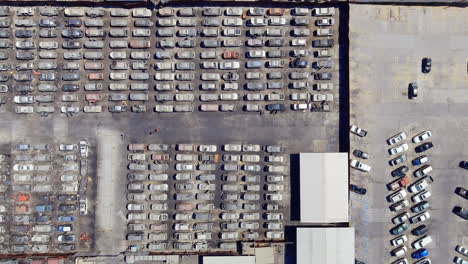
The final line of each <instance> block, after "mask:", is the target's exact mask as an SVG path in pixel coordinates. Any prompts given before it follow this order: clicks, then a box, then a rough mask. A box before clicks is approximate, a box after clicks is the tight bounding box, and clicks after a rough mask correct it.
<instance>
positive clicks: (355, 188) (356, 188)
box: [349, 184, 367, 195]
mask: <svg viewBox="0 0 468 264" xmlns="http://www.w3.org/2000/svg"><path fill="white" fill-rule="evenodd" d="M349 189H350V190H351V191H353V192H355V193H357V194H361V195H365V194H366V193H367V189H366V188H363V187H359V186H357V185H354V184H350V185H349Z"/></svg>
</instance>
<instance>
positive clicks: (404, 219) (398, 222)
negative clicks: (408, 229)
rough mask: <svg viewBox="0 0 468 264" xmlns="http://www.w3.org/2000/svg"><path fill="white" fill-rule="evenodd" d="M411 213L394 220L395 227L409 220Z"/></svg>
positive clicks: (405, 213)
mask: <svg viewBox="0 0 468 264" xmlns="http://www.w3.org/2000/svg"><path fill="white" fill-rule="evenodd" d="M409 216H410V215H409V213H407V212H404V213H401V214H399V215H397V216H395V217H393V218H392V223H394V224H395V225H398V224H401V223H403V222H405V221H406V220H408V219H409Z"/></svg>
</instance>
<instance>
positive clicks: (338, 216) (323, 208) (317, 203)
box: [299, 153, 349, 223]
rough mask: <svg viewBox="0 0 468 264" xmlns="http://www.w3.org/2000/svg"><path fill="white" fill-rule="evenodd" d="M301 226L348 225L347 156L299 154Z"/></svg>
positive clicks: (336, 154)
mask: <svg viewBox="0 0 468 264" xmlns="http://www.w3.org/2000/svg"><path fill="white" fill-rule="evenodd" d="M299 164H300V183H299V184H300V198H301V201H300V203H301V207H300V213H301V222H304V223H339V222H348V221H349V214H348V189H349V186H348V154H347V153H301V154H300V160H299Z"/></svg>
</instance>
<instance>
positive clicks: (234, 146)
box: [224, 144, 242, 151]
mask: <svg viewBox="0 0 468 264" xmlns="http://www.w3.org/2000/svg"><path fill="white" fill-rule="evenodd" d="M224 151H242V145H241V144H226V145H224Z"/></svg>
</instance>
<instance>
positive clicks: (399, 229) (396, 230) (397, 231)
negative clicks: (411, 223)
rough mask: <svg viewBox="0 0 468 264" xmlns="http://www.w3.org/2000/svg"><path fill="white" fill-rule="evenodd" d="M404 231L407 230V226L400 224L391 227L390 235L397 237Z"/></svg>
mask: <svg viewBox="0 0 468 264" xmlns="http://www.w3.org/2000/svg"><path fill="white" fill-rule="evenodd" d="M406 229H408V224H406V223H401V224H399V225H397V226H395V227H393V228H392V229H390V234H392V235H394V236H396V235H399V234H401V233H403V232H405V231H406Z"/></svg>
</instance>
